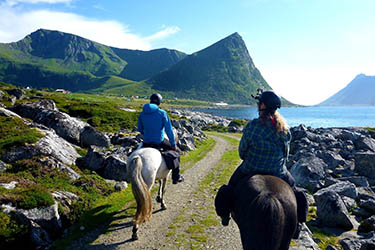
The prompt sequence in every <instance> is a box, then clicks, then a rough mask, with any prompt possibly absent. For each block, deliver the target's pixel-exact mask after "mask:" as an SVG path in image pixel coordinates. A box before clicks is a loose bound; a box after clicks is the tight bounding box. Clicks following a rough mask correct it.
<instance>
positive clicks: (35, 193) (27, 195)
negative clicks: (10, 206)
mask: <svg viewBox="0 0 375 250" xmlns="http://www.w3.org/2000/svg"><path fill="white" fill-rule="evenodd" d="M21 196H22V198H21V200H19V201H18V204H17V207H19V208H23V209H32V208H36V207H39V208H40V207H48V206H51V205H53V204H54V203H55V201H54V199H53V197H52V195H51V194H50V193H49V192H48V191H47V190H44V189H40V188H33V189H30V190H25V191H22V192H21Z"/></svg>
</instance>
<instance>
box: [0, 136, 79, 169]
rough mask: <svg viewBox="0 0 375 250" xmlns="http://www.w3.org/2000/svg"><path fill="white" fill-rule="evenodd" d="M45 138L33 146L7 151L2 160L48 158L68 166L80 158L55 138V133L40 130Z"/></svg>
mask: <svg viewBox="0 0 375 250" xmlns="http://www.w3.org/2000/svg"><path fill="white" fill-rule="evenodd" d="M40 131H41V132H42V133H43V134H45V136H44V137H43V138H41V139H40V140H39V141H38V142H37V143H35V144H29V145H27V146H23V147H18V148H15V149H12V150H10V151H7V152H6V153H5V154H4V156H3V158H2V160H3V161H5V162H7V163H12V162H16V161H19V160H24V159H31V158H32V157H34V156H50V157H53V158H55V159H56V160H58V161H60V162H62V163H64V164H66V165H68V166H70V165H72V164H74V163H75V161H76V159H77V158H78V157H80V155H79V154H78V153H77V151H76V150H75V148H74V147H73V146H72V145H71V144H70V143H68V142H67V141H65V140H64V139H62V138H61V137H59V136H57V135H56V133H55V132H53V131H49V130H40Z"/></svg>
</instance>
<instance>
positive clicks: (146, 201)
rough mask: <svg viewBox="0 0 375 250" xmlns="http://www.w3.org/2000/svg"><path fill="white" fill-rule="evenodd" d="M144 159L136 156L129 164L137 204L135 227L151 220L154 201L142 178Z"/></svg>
mask: <svg viewBox="0 0 375 250" xmlns="http://www.w3.org/2000/svg"><path fill="white" fill-rule="evenodd" d="M142 168H143V164H142V159H141V157H140V156H138V155H137V156H134V158H133V159H132V160H131V162H130V163H129V167H128V171H129V175H130V179H131V184H132V191H133V195H134V198H135V200H136V202H137V212H136V213H135V217H134V220H133V223H134V225H139V224H142V223H143V222H146V221H148V220H149V219H151V216H152V199H151V194H150V191H149V188H148V186H147V185H146V183H145V182H144V180H143V177H142Z"/></svg>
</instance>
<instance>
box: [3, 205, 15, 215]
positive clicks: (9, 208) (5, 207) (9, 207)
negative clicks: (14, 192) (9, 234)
mask: <svg viewBox="0 0 375 250" xmlns="http://www.w3.org/2000/svg"><path fill="white" fill-rule="evenodd" d="M0 208H1V211H3V212H4V213H7V214H9V213H11V212H16V210H17V209H16V207H13V206H12V203H9V204H1V206H0Z"/></svg>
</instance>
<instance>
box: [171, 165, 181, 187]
mask: <svg viewBox="0 0 375 250" xmlns="http://www.w3.org/2000/svg"><path fill="white" fill-rule="evenodd" d="M183 181H184V177H183V176H182V175H180V168H173V169H172V183H173V184H177V183H179V182H183Z"/></svg>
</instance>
